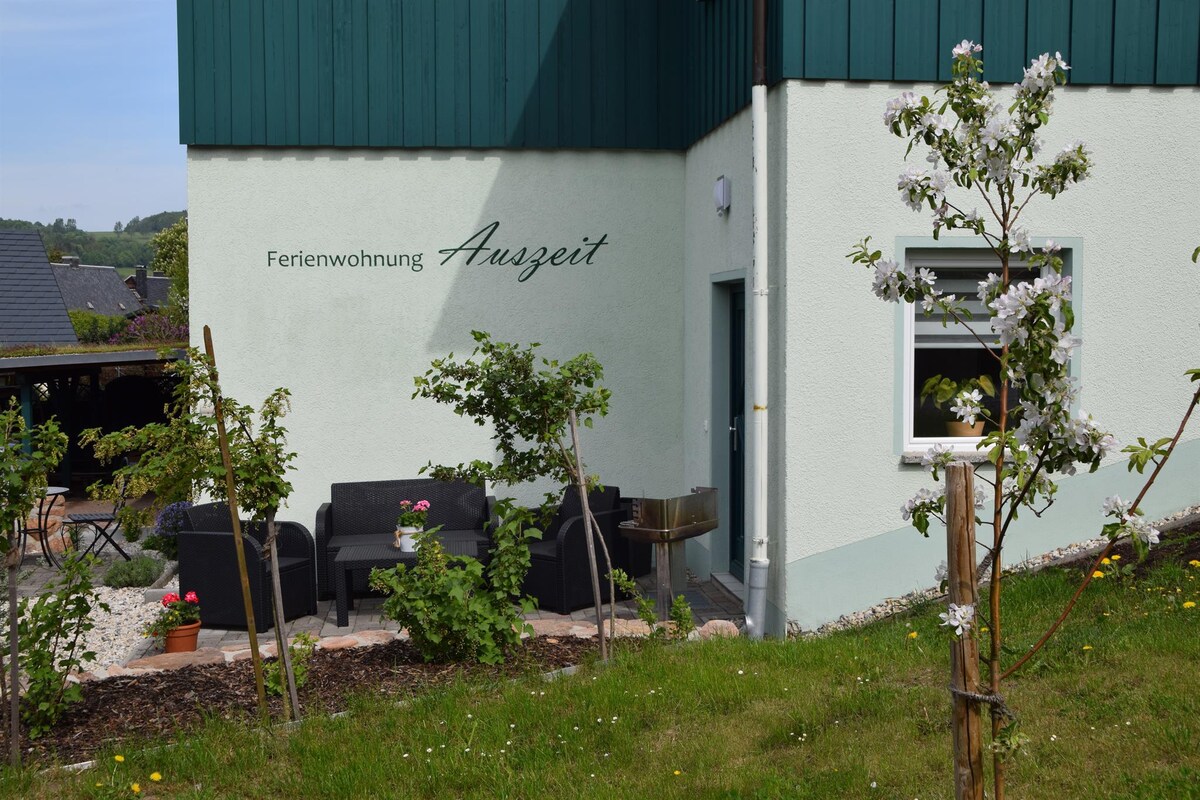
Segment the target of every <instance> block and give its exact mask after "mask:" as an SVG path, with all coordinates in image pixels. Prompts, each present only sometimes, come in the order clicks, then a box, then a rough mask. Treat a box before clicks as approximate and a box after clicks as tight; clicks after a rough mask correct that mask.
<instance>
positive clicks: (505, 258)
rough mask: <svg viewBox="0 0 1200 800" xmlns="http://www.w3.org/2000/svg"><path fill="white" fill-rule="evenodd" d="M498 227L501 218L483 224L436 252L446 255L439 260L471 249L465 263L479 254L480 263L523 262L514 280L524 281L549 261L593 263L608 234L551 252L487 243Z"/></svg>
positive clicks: (520, 263)
mask: <svg viewBox="0 0 1200 800" xmlns="http://www.w3.org/2000/svg"><path fill="white" fill-rule="evenodd" d="M499 228H500V221H499V220H496V221H495V222H493V223H492V224H490V225H485V226H484V227H483V228H481V229H480V230H479V232H478V233H476V234H475V235H474V236H472V237H471V238H470V239H467V240H466V241H465V242H463V243H462V244H460V245H459V246H458V247H450V248H447V249H445V250H438V252H439V253H441V254H442V255H444V256H445V258H443V259H442V263H443V264H446V263H447V262H449V261H450V259H452V258H454V257H455V256H456V255H458V254H460V253H470V255H469V256H467V260H466V262H465V263H466V264H467V265H471V264H474V263H475V259H476V257H480V261H479V263H480V264H493V265H496V266H504V265H505V264H511V265H512V266H514V267H520V266H523V267H524V269H522V270H521V273H520V274H519V275H518V276H517V280H518V281H520V282H522V283H523V282H525V281H527V280H529V279H530V278H532V277H533V275H534V273H536V272H537V271H538V269H539V268H540V267H541V266H542V265H544V264H550V265H552V266H555V267H557V266H561V265H563V264H592V263H593V262H592V259H593V258H594V257H595V255H596V251H598V250H599V249H600V248H601V247H603V246H604V245H606V244H608V234H607V233H604V234H601V235H600V238H599V239H597V240H596V241H594V242H590V241H588V237H587V236H585V237H583V244H582V245H581V246H579V247H576V248H575V249H574V250H571V249H570V248H568V247H560V248H558V249H557V250H555V251H554V252H553V253H551V252H550V248H549V247H546V246H538V247H520V248H517V249H515V250H514V249H512V248H507V247H488V246H487V245H488V242H490V241H491V239H492V234H494V233H495V232H496V231H497V230H498V229H499ZM476 240H479V241H478V242H477V243H476V244H474V245H472V242H476ZM487 251H491V255H489V256H488V257H487V258H482V255H483V253H485V252H487Z"/></svg>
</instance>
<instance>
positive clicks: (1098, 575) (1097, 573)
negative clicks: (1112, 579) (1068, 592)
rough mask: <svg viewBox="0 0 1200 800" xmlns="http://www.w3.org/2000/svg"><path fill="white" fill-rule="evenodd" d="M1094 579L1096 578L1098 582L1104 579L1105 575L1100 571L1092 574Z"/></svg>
mask: <svg viewBox="0 0 1200 800" xmlns="http://www.w3.org/2000/svg"><path fill="white" fill-rule="evenodd" d="M1092 577H1093V578H1096V579H1097V580H1098V579H1100V578H1103V577H1104V573H1103V572H1101V571H1100V570H1096V571H1095V572H1093V573H1092Z"/></svg>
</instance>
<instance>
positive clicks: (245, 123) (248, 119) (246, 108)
mask: <svg viewBox="0 0 1200 800" xmlns="http://www.w3.org/2000/svg"><path fill="white" fill-rule="evenodd" d="M250 8H251V4H249V3H232V4H231V5H230V6H229V61H230V66H229V73H230V86H229V107H230V116H231V130H230V137H231V139H232V141H233V142H249V141H251V140H252V138H253V136H254V133H253V124H252V117H253V113H254V112H253V109H254V106H253V101H252V100H251V97H250V83H251V82H250V75H251V67H250V64H251V50H250V30H251V25H250Z"/></svg>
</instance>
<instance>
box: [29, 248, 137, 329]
mask: <svg viewBox="0 0 1200 800" xmlns="http://www.w3.org/2000/svg"><path fill="white" fill-rule="evenodd" d="M51 267H52V268H53V269H54V278H55V280H56V281H57V282H58V289H59V291H60V292H61V293H62V298H63V302H64V303H66V305H67V308H68V309H69V310H71V311H75V310H80V311H94V312H96V313H97V314H104V315H105V316H109V317H124V316H126V315H129V314H132V313H134V312H136V311H140V310H141V308H142V301H141V299H140V298H139V297H138V296H137V294H135V293H134V292H132V291H130V289H129V287H127V286H126V285H125V281H123V280H122V279H121V276H120V275H119V274H117V271H116V269H114V268H113V267H98V266H93V265H91V264H80V263H78V262H77V261H74V260H68V262H67V263H65V264H52V265H51Z"/></svg>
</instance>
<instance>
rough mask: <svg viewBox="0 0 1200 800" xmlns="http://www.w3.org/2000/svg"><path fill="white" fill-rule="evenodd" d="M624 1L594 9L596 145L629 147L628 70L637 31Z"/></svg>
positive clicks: (612, 1)
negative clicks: (629, 51)
mask: <svg viewBox="0 0 1200 800" xmlns="http://www.w3.org/2000/svg"><path fill="white" fill-rule="evenodd" d="M625 9H626V3H625V2H624V0H609V2H604V3H595V2H593V3H592V4H591V6H590V9H589V10H590V12H591V18H592V22H591V29H592V42H593V46H592V59H591V62H592V86H591V95H592V144H593V145H594V146H596V147H624V146H625V113H626V111H625V109H626V97H627V96H628V95H627V94H626V92H627V91H628V84H627V83H626V81H625V70H626V68H627V67H628V64H629V59H628V55H627V51H628V50H629V48H630V47H631V46H632V44H633V42H632V35H633V33H634V31H633V29H632V28H631V27H629V26H628V23H627V20H626V17H625Z"/></svg>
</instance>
